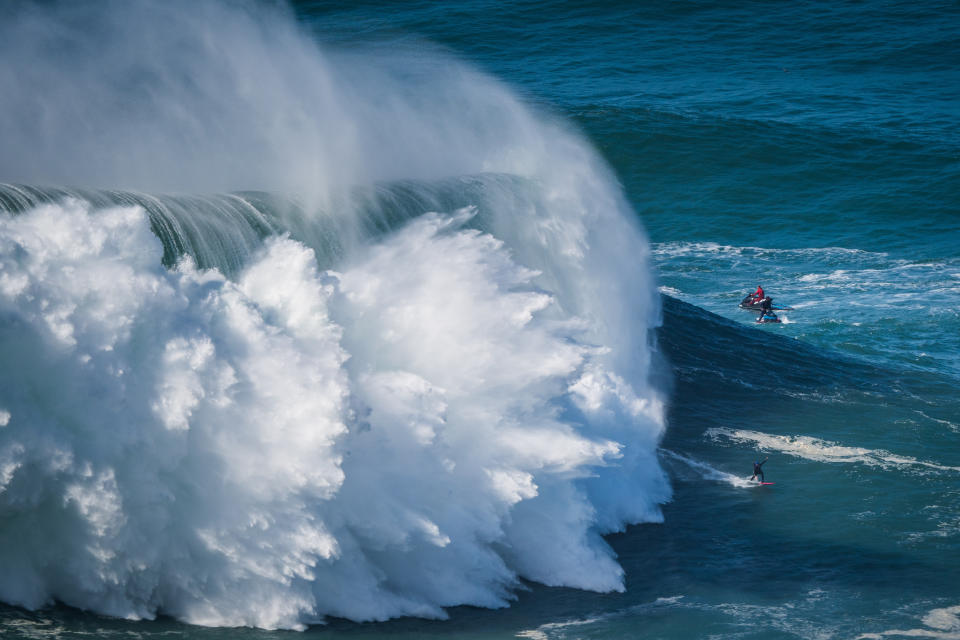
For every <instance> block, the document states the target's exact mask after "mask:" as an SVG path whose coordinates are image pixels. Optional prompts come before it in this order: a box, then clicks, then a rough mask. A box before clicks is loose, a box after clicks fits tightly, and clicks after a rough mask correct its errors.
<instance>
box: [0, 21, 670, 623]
mask: <svg viewBox="0 0 960 640" xmlns="http://www.w3.org/2000/svg"><path fill="white" fill-rule="evenodd" d="M0 36H2V37H0V43H2V44H0V60H2V63H0V77H2V78H3V86H4V87H6V88H7V90H5V91H4V92H2V93H0V110H2V113H4V115H5V117H4V118H0V138H2V139H3V140H4V145H3V146H2V149H0V177H2V179H3V180H4V181H6V182H9V183H18V184H7V185H5V186H3V187H2V188H0V203H2V206H3V209H4V212H2V213H0V359H2V362H3V367H0V566H3V568H4V570H3V572H2V574H0V599H2V600H3V601H4V602H7V603H11V604H16V605H20V606H24V607H28V608H38V607H42V606H44V605H46V604H48V603H50V602H53V601H60V602H63V603H66V604H68V605H71V606H75V607H79V608H83V609H86V610H92V611H95V612H99V613H102V614H108V615H112V616H118V617H124V618H130V619H137V618H153V617H155V616H156V615H158V614H164V615H171V616H174V617H176V618H178V619H181V620H185V621H188V622H191V623H195V624H201V625H217V626H220V625H249V626H257V627H263V628H303V627H304V625H307V624H310V623H313V622H318V621H320V620H322V618H323V617H324V616H328V615H333V616H340V617H345V618H350V619H353V620H381V619H386V618H389V617H394V616H407V615H410V616H424V617H444V616H445V613H444V609H443V608H444V607H448V606H454V605H460V604H471V605H477V606H482V607H500V606H505V605H506V604H507V603H508V602H509V601H510V600H511V599H512V598H513V591H514V589H515V588H517V587H518V586H519V581H520V580H521V579H529V580H535V581H538V582H541V583H544V584H547V585H566V586H571V587H578V588H583V589H590V590H597V591H611V590H614V591H615V590H622V589H623V571H622V569H621V568H620V566H619V565H618V564H617V562H616V560H615V555H614V553H613V551H612V550H611V549H610V548H609V546H608V545H607V544H606V542H605V541H604V540H603V538H602V537H601V535H602V534H605V533H609V532H612V531H616V530H620V529H622V528H623V527H624V526H625V525H626V524H628V523H635V522H640V521H656V520H658V519H660V518H661V515H660V512H659V507H658V505H659V504H661V503H663V502H664V501H666V500H667V499H668V498H669V495H670V490H669V487H668V485H667V482H666V480H665V476H664V474H663V472H662V470H661V468H660V466H659V463H658V461H657V458H656V453H655V452H656V447H657V443H658V441H659V439H660V437H661V434H662V431H663V427H664V422H663V409H662V406H661V404H662V403H661V397H660V395H659V393H658V392H657V391H656V390H655V389H654V388H653V386H652V385H651V383H650V381H649V379H650V377H651V374H652V373H653V372H652V371H651V369H652V367H653V364H654V363H653V355H654V354H653V352H652V348H651V347H650V344H649V342H648V331H649V329H650V328H651V327H653V326H655V325H656V324H657V322H658V317H659V302H658V299H657V294H656V291H655V287H654V286H653V283H652V277H651V271H650V266H649V264H648V261H649V255H648V254H649V251H648V247H647V243H646V240H645V238H644V236H643V233H642V232H641V230H640V229H638V228H637V226H636V224H635V223H634V222H633V214H632V212H631V210H630V208H629V206H628V205H627V204H626V203H625V201H624V199H623V196H622V194H621V192H620V189H619V186H618V185H617V183H616V181H615V179H614V178H613V177H612V176H611V174H610V172H609V171H608V169H607V168H606V166H605V164H604V163H603V162H602V161H601V160H600V159H599V157H598V156H597V155H596V153H595V152H594V151H593V150H592V149H591V148H590V147H589V145H588V144H586V143H585V142H584V140H582V139H581V138H580V136H579V135H577V134H576V133H575V132H574V131H571V130H570V129H569V128H568V127H566V126H565V125H564V124H563V123H562V122H559V121H557V120H556V119H554V118H552V117H550V116H549V115H547V114H544V113H539V112H536V111H535V110H534V109H532V108H531V107H529V106H527V105H525V104H524V103H522V102H521V101H520V100H518V99H517V98H516V97H515V96H513V95H512V94H511V93H510V91H509V90H508V89H507V88H505V87H504V86H502V85H500V84H498V83H497V82H495V81H494V80H492V79H491V78H489V77H487V76H484V75H483V74H481V73H478V72H476V71H474V70H472V69H470V68H469V67H467V66H465V65H463V64H462V63H460V62H458V61H456V60H454V59H451V58H450V57H448V56H446V55H444V54H442V53H440V52H437V51H434V50H431V49H429V48H426V47H418V48H416V49H413V50H411V51H390V52H387V53H383V52H377V51H375V50H372V49H367V50H347V49H340V50H329V51H328V50H321V49H319V48H318V47H317V46H316V44H315V43H314V42H313V41H312V39H311V38H310V37H308V36H307V35H306V34H304V33H302V32H301V31H300V30H299V29H298V27H297V26H296V24H295V23H294V21H293V20H292V19H291V18H290V16H288V15H286V14H285V13H284V12H283V11H281V10H276V9H270V8H267V9H265V8H263V7H258V6H254V5H244V4H239V5H238V4H237V3H223V4H218V3H204V4H202V5H195V4H191V3H182V4H181V3H176V2H174V3H155V4H151V3H126V2H108V3H98V4H96V5H95V6H93V5H88V6H83V7H77V6H72V5H70V6H59V5H58V4H56V3H54V4H51V5H44V6H42V7H39V8H37V7H29V6H23V5H18V6H17V7H16V8H15V9H14V10H13V11H12V17H11V18H10V19H9V20H7V21H5V22H4V24H3V25H2V26H0ZM32 116H39V117H32ZM37 185H40V186H37ZM43 185H48V186H43ZM49 185H56V186H49ZM165 193H176V194H220V195H198V196H194V195H163V194H165Z"/></svg>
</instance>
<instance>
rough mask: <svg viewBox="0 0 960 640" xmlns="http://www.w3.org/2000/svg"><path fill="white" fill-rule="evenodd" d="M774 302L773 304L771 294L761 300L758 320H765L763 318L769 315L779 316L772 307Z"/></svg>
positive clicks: (772, 316)
mask: <svg viewBox="0 0 960 640" xmlns="http://www.w3.org/2000/svg"><path fill="white" fill-rule="evenodd" d="M772 304H773V298H771V297H770V296H767V297H766V298H764V299H763V300H762V301H761V302H760V317H759V318H757V322H763V319H764V318H767V317H769V318H776V317H777V314H775V313H774V312H773V311H772V310H771V309H770V307H771V305H772Z"/></svg>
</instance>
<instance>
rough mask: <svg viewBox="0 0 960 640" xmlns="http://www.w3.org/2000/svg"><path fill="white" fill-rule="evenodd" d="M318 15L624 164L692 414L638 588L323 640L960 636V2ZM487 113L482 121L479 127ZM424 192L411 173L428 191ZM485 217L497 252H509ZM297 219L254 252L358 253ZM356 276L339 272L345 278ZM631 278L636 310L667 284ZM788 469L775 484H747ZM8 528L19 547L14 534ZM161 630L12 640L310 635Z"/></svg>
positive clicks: (636, 562)
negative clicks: (640, 291)
mask: <svg viewBox="0 0 960 640" xmlns="http://www.w3.org/2000/svg"><path fill="white" fill-rule="evenodd" d="M17 6H20V5H17ZM24 6H27V7H28V6H29V5H24ZM21 10H24V11H25V10H26V9H21ZM181 10H183V11H187V10H188V9H187V8H186V6H184V7H182V8H181ZM291 12H292V14H293V16H294V18H295V21H296V23H297V24H298V25H299V27H300V28H302V29H304V30H305V31H306V32H307V33H309V35H310V38H311V39H312V40H313V41H314V42H316V43H318V45H319V47H320V50H321V51H325V52H330V54H331V55H332V56H333V60H334V61H343V60H351V59H352V57H353V56H360V55H361V53H358V52H362V55H363V56H366V55H372V54H371V52H374V53H373V54H375V55H378V56H386V57H388V58H389V57H390V56H391V55H392V54H393V52H403V54H404V55H405V56H407V55H412V56H414V58H416V59H420V57H423V58H426V59H433V58H434V57H436V56H439V57H440V58H441V59H443V60H446V61H448V62H446V63H443V64H450V65H453V64H461V63H462V64H464V65H466V67H468V68H473V69H479V70H480V71H482V72H483V73H485V74H489V75H490V76H493V77H494V78H496V79H497V80H498V81H500V82H502V83H503V85H505V86H506V87H507V88H508V89H509V91H511V92H513V93H514V94H516V95H518V96H520V101H521V102H522V103H523V104H526V105H530V108H531V109H533V110H534V113H536V114H542V117H544V118H547V117H551V118H552V117H556V118H559V119H560V121H562V122H563V123H565V124H564V126H565V127H569V128H572V129H573V130H574V131H576V132H579V134H581V135H582V136H583V137H584V138H585V139H586V140H587V141H588V143H589V145H590V146H592V147H594V148H595V149H596V150H597V151H598V152H599V155H600V156H601V157H602V159H603V161H605V162H606V163H608V164H609V167H610V168H611V170H612V174H613V180H614V181H615V182H616V183H618V184H619V187H618V188H619V189H621V190H622V191H621V192H622V194H623V196H624V198H625V200H626V202H627V203H628V204H629V206H628V210H629V211H630V214H631V215H635V216H636V220H638V221H639V223H640V225H641V226H642V228H643V229H644V230H645V233H646V235H647V236H648V238H649V244H650V261H651V264H652V279H653V282H654V286H655V287H656V289H657V290H658V291H659V293H660V294H661V295H662V296H663V297H662V305H663V307H662V324H661V326H659V327H657V328H656V329H654V330H653V331H652V332H651V334H650V337H649V342H650V343H651V344H653V345H655V347H654V348H653V354H654V355H653V356H652V357H653V358H654V361H655V365H654V367H653V369H652V372H651V374H650V377H651V384H652V385H653V387H655V388H656V389H659V390H661V391H662V392H663V393H664V394H665V397H666V398H667V408H666V425H667V426H666V431H665V432H664V434H663V436H662V440H661V441H660V443H659V447H658V449H657V460H658V461H659V464H660V465H661V466H662V468H663V469H664V470H665V471H666V473H667V476H668V477H669V481H670V485H671V486H672V497H671V498H670V499H669V500H668V501H666V502H665V503H664V504H663V505H662V516H663V521H662V522H645V523H642V524H637V525H634V526H628V527H626V528H625V529H624V530H623V531H621V532H619V533H613V534H611V535H609V536H608V537H607V541H608V543H609V544H610V546H611V547H612V548H613V550H614V551H615V553H616V557H617V560H618V562H619V564H620V566H622V568H623V570H624V572H625V590H624V591H623V592H613V593H609V592H596V591H591V590H581V589H573V588H569V587H547V586H543V584H540V583H539V582H538V581H536V580H526V579H525V580H524V582H523V587H522V588H521V589H520V590H519V591H517V592H516V593H517V599H516V600H515V601H511V604H510V606H509V608H494V609H488V608H482V607H476V608H475V607H469V606H462V607H456V606H454V607H449V608H447V609H446V611H447V613H448V614H449V616H450V618H449V619H448V620H425V619H422V618H417V617H402V618H399V619H395V620H391V621H386V622H368V623H362V624H360V623H356V622H352V621H349V620H346V619H343V618H342V617H338V616H333V617H331V618H329V619H328V620H327V624H323V625H316V626H311V627H310V628H309V629H308V630H307V631H305V632H304V633H305V634H306V635H307V636H309V637H328V638H339V637H344V638H368V637H371V638H372V637H397V638H407V637H409V638H415V637H438V638H440V637H472V638H494V637H496V638H508V637H526V638H535V639H542V638H549V639H566V638H638V637H640V638H664V639H674V638H676V639H681V638H708V637H715V638H744V639H751V638H765V639H770V638H811V639H812V638H859V637H870V638H874V637H892V638H897V637H937V638H960V579H958V576H960V443H958V438H960V399H958V396H957V392H956V390H957V388H958V384H960V134H958V132H960V126H958V125H960V6H958V5H957V4H956V3H952V2H913V3H895V2H862V3H839V4H838V3H834V2H803V3H765V2H740V3H715V2H683V3H675V2H642V3H620V2H586V3H563V2H550V3H542V2H517V3H509V4H507V5H503V4H502V3H495V2H489V1H473V2H471V1H463V2H450V3H440V4H438V3H433V2H408V3H402V4H395V3H382V2H357V3H328V2H296V3H294V4H293V6H292V7H291ZM453 61H459V62H456V63H454V62H453ZM244 62H245V59H240V60H238V61H237V64H244ZM297 63H298V61H291V65H294V64H297ZM251 64H252V63H251ZM334 66H335V65H334ZM441 66H442V65H441ZM0 70H2V71H5V72H6V73H7V74H8V76H3V75H0V77H8V78H12V77H14V76H13V75H12V74H13V72H12V71H10V70H5V69H3V67H2V66H0ZM434 72H436V69H435V68H434V67H431V66H429V65H428V66H426V67H424V68H411V69H409V73H410V75H411V78H417V77H419V76H418V74H427V75H429V74H431V73H434ZM438 73H439V72H438ZM444 77H445V76H444ZM8 81H9V82H14V80H8ZM398 86H400V87H401V88H402V87H403V86H405V85H402V84H400V85H398ZM409 86H412V87H419V86H421V85H420V84H417V83H416V82H414V81H413V80H411V83H410V85H409ZM426 86H427V87H428V89H429V88H430V87H432V86H433V85H431V84H429V83H427V85H426ZM391 87H393V85H391ZM21 90H27V89H26V88H21ZM373 95H377V94H376V93H375V92H374V93H373ZM391 97H392V94H390V93H389V91H388V90H386V89H385V90H384V93H383V94H382V95H377V98H376V100H380V99H381V98H382V100H383V102H384V104H389V103H390V100H391ZM433 98H434V96H431V95H430V94H429V92H427V93H425V94H422V95H418V96H417V100H421V101H422V104H424V105H429V104H431V103H432V100H433ZM466 98H468V100H467V101H466V104H463V105H459V106H458V108H462V109H464V110H469V109H470V108H471V106H472V105H475V104H476V103H475V102H471V101H470V100H469V99H470V98H472V96H470V95H467V96H466ZM89 99H90V100H94V99H95V98H93V97H90V98H89ZM438 99H439V100H441V101H447V102H451V103H454V104H456V103H455V101H454V100H451V99H450V98H449V97H448V96H439V97H438ZM414 103H416V101H414ZM445 104H446V102H445ZM480 107H484V105H480ZM424 108H425V109H426V108H428V107H424ZM478 108H479V107H478ZM306 111H307V112H309V108H307V109H306ZM547 114H549V116H548V115H547ZM479 121H481V122H482V119H481V120H479ZM492 121H495V120H492ZM445 124H446V123H445V122H443V121H437V123H436V125H437V128H438V130H444V129H442V128H443V127H444V126H445ZM209 126H211V127H214V126H215V125H213V124H210V125H209ZM265 126H266V125H265ZM323 143H324V139H322V138H321V139H319V140H318V141H317V144H321V145H322V144H323ZM64 144H69V142H68V141H64ZM409 144H416V137H415V136H411V138H410V141H409ZM451 144H454V142H453V141H452V142H451ZM464 147H465V151H464V155H465V156H469V153H470V152H469V144H468V143H465V144H464ZM427 148H428V149H429V148H432V147H429V146H428V147H427ZM345 162H346V160H345ZM16 166H17V163H16V160H15V159H10V158H4V162H3V163H2V164H0V168H2V169H3V170H4V171H6V172H7V175H4V174H0V183H17V184H33V183H36V184H40V185H51V186H70V187H91V188H93V187H97V188H117V189H139V190H142V191H150V186H149V185H147V186H140V185H139V184H137V183H136V181H135V180H131V182H130V183H124V184H115V185H110V184H103V182H98V183H96V184H83V183H79V184H78V183H77V182H70V181H69V180H66V181H63V180H61V181H60V182H59V183H58V182H57V181H56V180H54V179H42V176H40V177H38V178H36V179H35V180H31V179H30V176H29V175H26V174H23V175H16V171H15V169H11V167H16ZM416 170H417V168H416V167H414V168H411V175H410V176H402V175H399V176H394V175H391V176H390V177H391V178H392V179H393V178H395V179H397V180H400V181H401V183H402V180H404V179H406V178H409V179H411V180H414V181H416V180H419V179H421V177H422V176H421V175H420V174H416ZM414 174H416V175H414ZM456 174H457V172H456V171H454V170H451V175H456ZM473 175H484V174H483V173H482V172H478V173H477V174H473ZM486 180H487V179H486V178H478V179H477V180H476V181H475V182H474V183H470V185H469V186H463V187H462V190H460V189H461V186H458V185H460V183H456V185H455V186H449V185H446V186H443V187H442V188H441V187H437V188H435V189H433V190H429V189H428V190H427V191H429V193H430V194H431V195H429V196H425V195H423V190H420V191H418V187H416V186H414V187H410V189H409V191H404V189H403V188H402V187H397V186H396V183H392V184H394V186H392V187H388V188H387V191H388V192H389V194H390V195H389V197H387V198H386V200H389V201H390V202H391V203H393V205H392V206H394V209H391V208H390V207H389V206H387V205H386V204H384V202H385V201H386V200H385V201H383V202H379V203H378V204H375V205H371V206H372V207H373V208H374V209H376V208H377V207H383V208H384V210H386V211H387V213H381V214H378V215H380V216H381V217H379V218H378V217H376V215H374V216H373V217H374V218H376V220H375V222H373V223H371V226H378V225H379V227H378V233H380V232H381V231H383V229H388V230H389V229H394V228H395V227H396V226H399V225H398V224H397V223H396V222H395V221H394V220H393V218H391V217H390V216H391V213H390V212H394V213H396V211H400V212H401V213H402V212H404V211H408V210H411V211H412V210H414V209H417V207H421V208H422V209H423V210H432V209H440V210H443V211H451V210H453V209H455V208H457V207H460V206H465V205H469V204H476V202H474V200H477V201H478V202H483V201H484V198H485V197H488V196H489V194H490V193H492V192H493V191H495V189H497V188H499V186H502V183H500V182H495V183H491V182H486ZM63 182H65V184H61V183H63ZM467 182H468V181H466V182H464V184H466V183H467ZM261 188H262V185H260V184H249V185H239V187H237V188H235V189H233V190H234V191H240V190H241V189H249V190H251V191H252V190H259V189H261ZM165 190H166V191H177V189H165ZM266 190H268V191H271V190H273V189H269V188H268V189H266ZM161 191H163V190H161ZM183 191H190V189H183ZM0 195H2V193H0ZM489 197H492V196H489ZM418 198H420V199H426V200H428V202H427V203H426V204H423V203H422V201H421V200H418ZM54 199H55V198H54ZM518 201H520V202H522V203H526V202H527V201H525V200H523V199H522V198H520V197H518ZM533 201H534V202H539V201H536V200H533ZM411 203H413V204H411ZM421 205H422V206H421ZM198 206H199V205H198ZM530 206H531V208H533V207H534V206H535V205H530ZM443 207H447V208H446V209H443ZM6 208H8V209H17V208H18V207H13V206H11V205H6ZM20 208H24V207H20ZM278 208H279V205H271V206H269V207H263V209H270V210H272V211H276V210H277V209H278ZM420 212H421V211H420V210H419V209H417V214H418V215H419V213H420ZM278 215H279V214H278ZM396 215H400V214H396ZM412 215H413V214H409V213H403V214H402V215H400V217H401V218H406V217H408V216H412ZM484 215H486V214H485V212H484V211H483V210H481V212H480V214H479V218H480V219H479V222H478V223H477V226H478V228H480V229H483V230H490V229H492V228H496V224H495V223H493V222H488V221H487V220H486V218H484V217H483V216H484ZM254 217H255V216H254ZM281 217H282V216H281ZM295 218H296V216H295V215H294V217H293V218H284V220H285V222H284V223H283V224H280V223H273V222H271V221H270V220H272V219H268V220H267V222H262V223H257V224H262V225H264V229H266V230H264V229H261V228H259V227H258V228H257V229H256V231H257V233H253V232H251V234H249V235H250V239H246V240H242V241H240V240H238V241H237V242H238V244H243V243H244V242H246V243H250V244H255V243H257V242H258V241H259V240H258V237H259V236H258V234H259V235H268V234H269V233H271V232H273V231H280V232H282V231H288V230H290V229H293V233H292V235H293V237H294V238H295V239H303V238H307V239H306V240H304V242H307V244H309V245H310V246H318V245H322V244H323V243H324V242H326V240H324V239H326V238H329V237H330V236H329V235H327V234H328V232H327V231H323V232H317V231H311V230H309V229H306V228H305V227H299V226H297V223H294V222H290V220H291V219H295ZM153 222H154V228H155V230H156V228H157V223H156V219H154V220H153ZM250 224H251V225H253V224H254V223H250ZM271 225H274V227H271ZM196 233H197V234H198V235H199V236H203V235H204V234H205V233H206V232H205V231H203V230H202V229H201V230H199V231H197V232H196ZM311 233H316V234H317V237H319V238H321V240H316V239H311V238H310V234H311ZM244 237H246V236H244ZM165 240H166V239H165ZM349 243H350V241H348V240H344V241H343V244H344V245H348V244H349ZM166 244H167V249H168V250H169V251H172V252H173V253H177V252H178V251H179V252H180V253H184V252H185V253H190V248H189V247H187V248H182V247H180V248H178V251H174V250H172V249H171V241H169V240H166ZM217 246H220V245H217ZM224 246H227V245H226V244H224ZM338 246H339V245H338ZM218 250H219V251H221V253H220V254H218V255H220V260H221V261H222V264H219V263H217V260H211V262H212V263H213V264H214V265H217V264H219V266H221V268H223V269H224V270H228V271H229V269H230V268H231V265H232V263H231V262H230V260H231V258H230V256H233V255H234V254H232V253H230V252H229V251H227V249H223V248H221V249H209V251H211V252H213V253H216V251H218ZM515 250H516V251H517V253H516V254H514V255H517V256H520V257H519V258H518V260H521V261H522V260H523V257H524V256H525V255H526V254H523V252H522V251H521V250H519V249H515ZM338 251H340V250H339V249H334V248H331V249H330V253H329V254H328V255H327V256H326V258H327V259H329V260H330V261H331V262H332V263H333V264H332V265H328V264H323V265H322V266H323V267H324V268H326V267H328V266H334V267H335V268H336V267H338V266H339V265H338V264H337V261H336V259H334V258H333V257H331V256H334V255H337V256H339V253H338ZM343 251H345V252H346V253H348V254H349V249H344V250H343ZM196 253H202V250H201V249H197V250H196ZM240 253H242V251H240V250H237V254H240ZM531 255H532V254H531ZM321 257H322V258H323V257H324V254H322V253H321ZM531 259H533V258H531ZM237 260H239V258H238V259H237ZM638 260H640V257H639V256H638ZM200 261H201V263H202V261H203V257H202V256H201V258H200ZM641 262H642V260H641ZM618 264H619V263H618ZM411 269H412V267H411ZM2 276H3V274H2V272H0V284H2V283H3V280H2ZM617 278H618V279H619V281H620V282H621V283H622V284H623V286H624V288H625V289H626V290H629V289H630V288H631V287H632V286H634V285H635V286H636V287H637V288H642V287H644V286H645V284H646V281H645V279H644V277H642V276H639V275H635V274H632V273H629V272H620V273H619V274H618V276H617ZM757 284H762V285H763V287H764V289H765V290H766V291H767V293H768V294H770V295H772V296H773V297H774V300H775V302H776V303H781V304H787V305H790V306H792V307H793V308H794V311H792V312H789V313H785V314H783V315H784V317H785V322H784V323H782V324H772V325H757V324H755V323H754V322H753V319H754V317H755V316H754V315H753V314H752V312H748V311H742V310H739V309H738V308H737V303H738V302H739V300H740V299H741V298H742V297H743V296H744V295H745V294H746V293H747V292H748V291H752V290H753V289H754V288H755V287H756V285H757ZM598 286H600V288H602V286H601V284H599V283H598ZM638 348H639V347H638ZM5 353H7V354H9V353H10V352H5ZM7 379H8V380H9V378H7ZM2 399H3V396H2V395H0V400H2ZM0 405H2V403H0ZM2 408H3V407H2V406H0V409H2ZM14 415H16V414H15V412H14ZM7 420H10V418H9V416H8V417H7ZM11 424H13V423H12V422H11ZM0 443H2V441H0ZM763 456H769V461H768V462H767V463H766V465H765V467H764V469H765V472H766V477H767V480H770V481H774V482H775V484H774V485H773V486H770V487H763V488H756V487H750V486H747V485H746V484H745V483H744V482H743V480H744V479H745V478H746V477H748V476H749V474H750V470H751V463H752V462H753V461H754V460H755V459H757V458H758V457H763ZM2 461H3V459H0V462H2ZM0 470H2V466H0ZM2 477H3V476H2V473H0V478H2ZM628 489H629V487H627V489H626V490H628ZM644 490H646V487H644ZM5 508H7V509H8V512H7V514H4V512H3V511H0V530H2V528H3V527H4V523H5V522H7V523H9V522H12V519H13V517H14V515H13V514H14V511H13V509H14V507H13V506H11V504H7V505H6V507H5ZM4 518H6V520H5V519H4ZM41 521H42V520H37V522H41ZM38 526H41V525H38ZM10 530H11V531H12V525H10ZM0 571H2V568H0ZM584 571H585V572H587V571H588V570H587V569H584ZM523 577H524V578H526V576H523ZM540 582H542V581H540ZM57 599H62V598H61V597H60V596H57ZM18 604H19V603H18ZM101 612H102V611H101ZM160 614H161V618H160V619H159V620H156V621H131V622H124V621H118V620H116V619H113V618H106V617H99V616H98V615H96V614H93V613H82V612H80V611H78V610H76V609H72V608H68V607H56V606H55V607H53V608H47V609H41V610H40V611H27V610H25V609H21V608H17V607H7V608H4V609H0V631H2V635H3V636H4V637H11V638H37V637H56V638H79V637H96V638H111V637H139V638H160V637H175V638H180V637H183V638H190V639H194V638H195V639H197V640H205V639H208V638H209V639H213V638H256V639H261V638H263V639H265V638H274V637H288V632H273V631H263V630H256V629H230V628H203V627H197V626H191V625H187V624H184V623H182V622H178V621H176V620H174V619H173V618H176V617H178V615H177V614H176V613H175V612H169V611H160ZM348 617H349V616H348Z"/></svg>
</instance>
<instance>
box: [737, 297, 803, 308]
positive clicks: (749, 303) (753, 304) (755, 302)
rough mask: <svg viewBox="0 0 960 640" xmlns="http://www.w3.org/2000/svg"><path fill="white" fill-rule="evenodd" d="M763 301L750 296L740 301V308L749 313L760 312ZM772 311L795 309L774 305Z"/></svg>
mask: <svg viewBox="0 0 960 640" xmlns="http://www.w3.org/2000/svg"><path fill="white" fill-rule="evenodd" d="M762 301H763V299H762V298H754V297H753V295H752V294H750V295H748V296H747V297H746V298H744V299H743V300H741V301H740V305H739V306H740V308H741V309H747V310H748V311H760V303H761V302H762ZM770 309H771V310H772V311H793V307H781V306H779V305H773V306H771V307H770Z"/></svg>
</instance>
